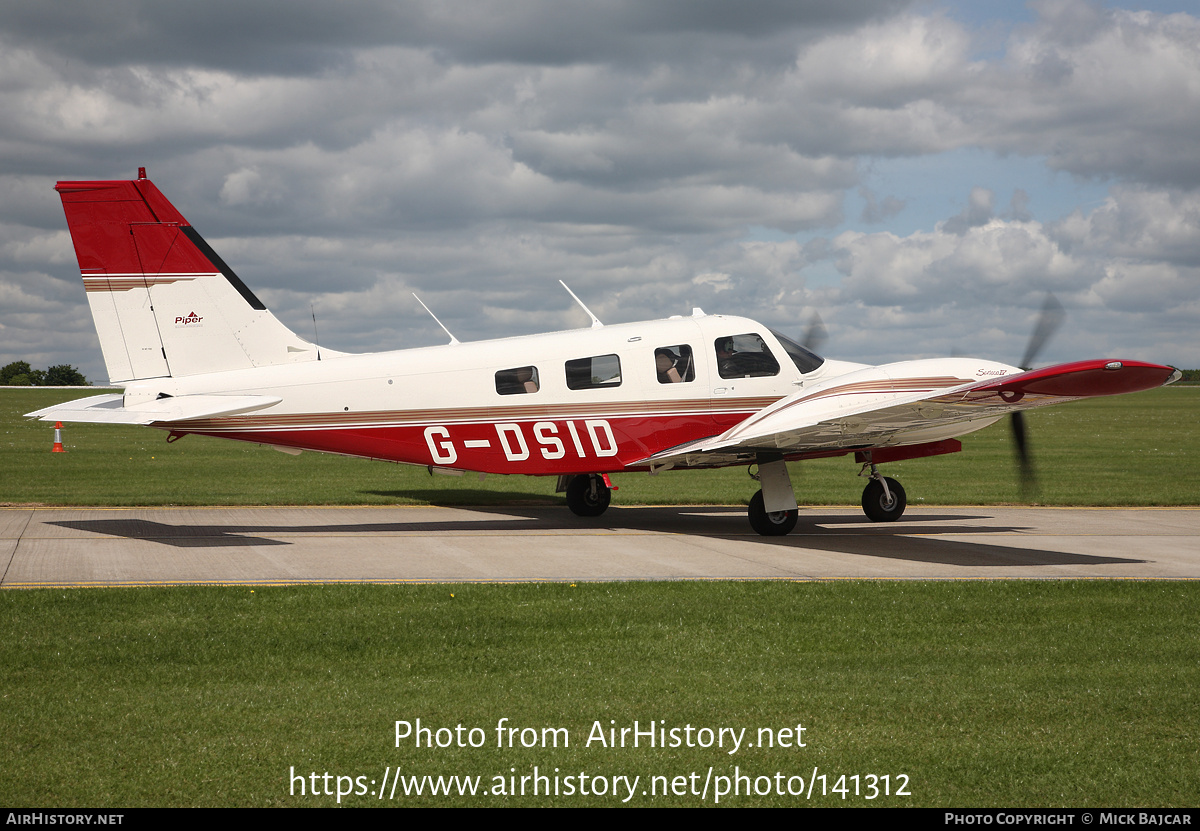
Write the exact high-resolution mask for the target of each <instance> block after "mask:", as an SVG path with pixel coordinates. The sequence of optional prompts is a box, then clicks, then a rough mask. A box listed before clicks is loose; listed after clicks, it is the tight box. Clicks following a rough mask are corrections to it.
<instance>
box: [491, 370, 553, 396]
mask: <svg viewBox="0 0 1200 831" xmlns="http://www.w3.org/2000/svg"><path fill="white" fill-rule="evenodd" d="M541 388H542V385H541V383H539V381H538V371H537V367H536V366H519V367H517V368H515V369H502V370H500V371H499V372H497V373H496V392H498V393H500V394H501V395H523V394H525V393H530V392H537V391H538V390H539V389H541Z"/></svg>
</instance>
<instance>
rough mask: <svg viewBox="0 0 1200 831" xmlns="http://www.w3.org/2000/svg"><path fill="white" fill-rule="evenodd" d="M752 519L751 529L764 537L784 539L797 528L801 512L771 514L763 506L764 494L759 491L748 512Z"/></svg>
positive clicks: (751, 501)
mask: <svg viewBox="0 0 1200 831" xmlns="http://www.w3.org/2000/svg"><path fill="white" fill-rule="evenodd" d="M746 515H747V517H748V518H749V519H750V527H751V528H753V529H754V530H755V531H756V532H758V533H759V534H761V535H762V536H764V537H782V536H785V535H786V534H790V533H791V531H792V529H793V528H795V527H796V520H797V519H799V517H800V512H799V511H778V512H776V513H772V514H769V513H767V509H766V508H765V507H764V506H763V493H762V491H759V492H758V493H756V494H754V498H752V499H751V500H750V508H749V510H748V511H747V512H746Z"/></svg>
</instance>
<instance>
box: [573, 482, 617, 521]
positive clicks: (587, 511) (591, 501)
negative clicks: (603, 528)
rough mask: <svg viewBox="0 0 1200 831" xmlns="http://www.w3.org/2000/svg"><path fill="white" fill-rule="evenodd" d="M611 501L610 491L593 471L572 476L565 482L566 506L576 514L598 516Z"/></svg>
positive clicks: (606, 508)
mask: <svg viewBox="0 0 1200 831" xmlns="http://www.w3.org/2000/svg"><path fill="white" fill-rule="evenodd" d="M611 501H612V491H610V490H609V489H608V485H606V484H604V480H603V479H601V478H600V477H599V476H598V475H596V474H595V473H589V474H586V475H583V476H572V477H571V481H570V482H568V483H567V507H568V508H570V509H571V512H572V513H574V514H575V515H576V516H600V514H602V513H604V512H605V511H606V510H608V503H609V502H611Z"/></svg>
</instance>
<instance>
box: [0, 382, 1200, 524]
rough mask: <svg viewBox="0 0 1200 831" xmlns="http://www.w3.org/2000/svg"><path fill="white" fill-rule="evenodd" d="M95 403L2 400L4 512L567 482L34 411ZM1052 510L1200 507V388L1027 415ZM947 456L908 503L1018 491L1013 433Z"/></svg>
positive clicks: (686, 493)
mask: <svg viewBox="0 0 1200 831" xmlns="http://www.w3.org/2000/svg"><path fill="white" fill-rule="evenodd" d="M78 397H81V394H80V393H79V392H77V391H71V390H37V389H20V390H17V389H11V388H9V389H0V424H2V425H3V430H4V435H3V436H2V437H0V439H2V440H0V470H3V471H5V476H4V482H3V485H2V486H0V503H8V504H45V505H245V504H254V505H356V504H376V505H378V504H424V503H432V504H447V505H449V504H455V505H487V504H503V503H509V504H513V503H515V504H521V503H529V502H536V503H550V502H554V501H561V497H556V496H555V495H554V484H555V482H554V479H553V478H545V477H530V476H489V477H487V478H486V480H484V481H483V482H480V481H479V479H478V477H477V476H475V475H473V474H466V475H464V476H441V475H434V476H430V475H429V473H428V472H427V471H426V470H425V469H424V468H419V467H411V466H407V465H394V464H388V463H384V462H372V461H367V460H363V459H351V458H347V457H342V456H329V455H323V454H320V453H304V454H302V455H301V456H289V455H285V454H282V453H279V452H276V451H274V450H271V449H270V448H266V447H261V446H258V445H248V444H243V443H239V442H230V441H221V440H218V439H208V438H205V437H202V436H188V437H186V438H184V439H182V440H180V441H178V442H174V443H172V444H167V443H166V434H165V433H164V432H162V431H160V430H153V429H150V428H146V427H125V426H110V425H86V424H67V425H65V426H64V436H63V438H64V444H65V445H66V447H67V450H68V452H67V453H65V454H52V453H50V447H51V444H52V441H53V435H54V431H53V425H48V424H46V423H44V422H34V421H28V420H26V419H23V418H21V414H22V413H26V412H30V411H32V410H35V409H38V408H40V407H45V406H49V405H50V404H53V403H56V402H58V401H63V400H69V399H71V398H78ZM1027 422H1028V425H1029V431H1030V436H1031V445H1032V448H1033V451H1034V453H1035V458H1036V460H1037V463H1038V471H1039V481H1040V484H1041V488H1040V494H1039V495H1038V496H1037V501H1038V502H1039V503H1041V504H1047V505H1194V504H1197V502H1200V430H1198V429H1197V428H1198V427H1200V387H1179V388H1167V389H1162V390H1155V391H1152V392H1146V393H1140V394H1137V395H1125V396H1117V397H1114V398H1102V399H1093V400H1091V401H1079V402H1075V403H1072V404H1066V405H1063V406H1061V407H1055V408H1049V409H1046V410H1038V411H1033V412H1031V413H1030V414H1029V417H1028V419H1027ZM963 447H964V450H963V452H962V453H956V454H953V455H949V456H939V457H935V458H931V459H917V460H913V461H908V462H897V463H894V464H890V465H884V466H882V469H883V470H884V471H885V472H886V473H887V474H888V475H890V476H894V477H896V478H897V479H899V480H900V481H901V483H902V484H903V485H904V486H905V488H906V490H907V492H908V500H909V504H912V505H920V504H928V505H946V504H981V505H989V504H1003V503H1011V502H1017V501H1019V500H1020V495H1019V492H1018V488H1017V480H1016V475H1015V471H1014V464H1013V454H1012V446H1011V440H1010V437H1009V433H1008V429H1007V425H1006V424H1005V423H998V424H996V425H994V426H992V427H989V428H987V429H985V430H982V431H980V432H979V433H974V434H971V435H969V436H966V437H965V438H964V439H963ZM791 471H792V479H793V482H794V483H795V485H796V489H797V495H798V498H799V500H800V502H801V504H808V505H852V504H856V503H857V502H858V501H859V499H860V497H861V494H862V486H863V480H861V479H858V478H857V477H856V476H855V473H857V471H858V467H857V466H856V465H855V464H854V462H853V459H852V457H843V458H840V459H821V460H816V461H811V462H804V463H800V464H793V465H792V466H791ZM614 482H615V484H617V485H618V487H619V488H620V490H618V491H617V492H616V493H615V494H614V504H618V505H621V504H625V505H634V504H745V503H746V502H748V501H749V499H750V497H751V496H753V495H754V492H755V490H757V488H758V486H757V485H756V484H755V483H754V482H753V481H752V480H751V479H750V478H749V477H748V476H747V475H746V470H745V468H729V469H725V470H716V471H669V472H667V473H664V474H662V475H659V476H649V475H647V474H644V473H642V474H620V475H617V476H616V477H615V478H614Z"/></svg>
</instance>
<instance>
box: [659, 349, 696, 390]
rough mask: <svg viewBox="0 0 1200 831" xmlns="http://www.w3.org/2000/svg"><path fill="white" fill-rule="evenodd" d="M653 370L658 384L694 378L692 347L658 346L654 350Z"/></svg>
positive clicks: (678, 382)
mask: <svg viewBox="0 0 1200 831" xmlns="http://www.w3.org/2000/svg"><path fill="white" fill-rule="evenodd" d="M654 371H655V373H657V375H658V383H660V384H683V383H686V382H688V381H695V380H696V363H695V361H693V360H692V347H690V346H687V345H685V344H680V345H679V346H660V347H659V348H658V349H655V350H654Z"/></svg>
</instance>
